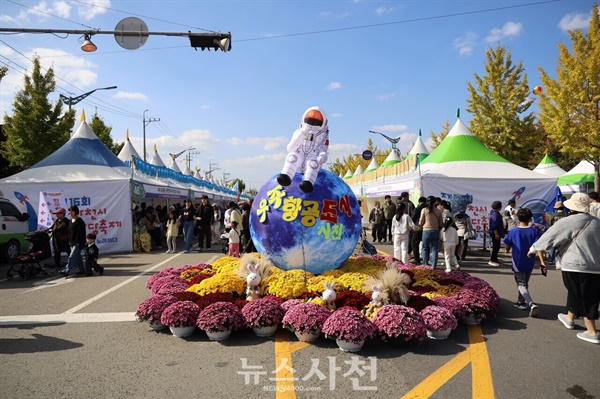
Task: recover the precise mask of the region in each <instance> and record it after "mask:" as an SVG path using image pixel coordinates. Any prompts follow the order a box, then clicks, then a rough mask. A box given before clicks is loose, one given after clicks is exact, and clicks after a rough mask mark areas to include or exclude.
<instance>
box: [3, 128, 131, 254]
mask: <svg viewBox="0 0 600 399" xmlns="http://www.w3.org/2000/svg"><path fill="white" fill-rule="evenodd" d="M130 180H131V169H129V168H128V167H127V166H126V165H125V164H124V163H123V162H122V161H121V160H120V159H119V158H117V156H116V155H114V154H113V153H112V152H111V151H110V150H109V149H108V148H107V147H106V146H105V145H104V144H103V143H102V142H101V141H100V140H99V139H98V137H96V135H95V134H94V133H93V132H92V130H91V129H90V127H89V125H88V124H87V123H86V122H85V121H83V122H82V123H81V125H80V126H79V128H78V129H77V131H76V132H75V133H74V134H73V136H72V137H71V138H70V140H69V141H67V143H65V144H64V145H63V146H62V147H61V148H59V149H58V150H56V151H55V152H54V153H52V154H51V155H49V156H48V157H47V158H45V159H44V160H42V161H40V162H38V163H37V164H35V165H33V166H32V167H30V168H29V169H27V170H24V171H22V172H20V173H17V174H15V175H13V176H10V177H7V178H5V179H2V180H0V185H1V187H2V191H3V192H4V195H5V197H6V198H9V199H11V200H12V201H13V203H14V204H15V205H17V206H18V207H21V208H22V210H23V211H24V212H27V213H28V214H29V218H30V219H29V223H30V226H29V230H30V231H33V230H36V229H37V228H38V225H43V223H41V222H42V219H43V218H47V216H48V215H47V212H44V211H43V210H41V211H40V209H38V204H39V203H40V195H41V193H42V192H48V193H50V192H52V193H61V195H62V197H63V198H64V207H65V208H68V207H69V206H72V205H77V206H78V207H79V211H80V217H81V218H82V219H83V220H84V221H85V222H86V227H87V231H88V232H94V233H96V235H97V241H96V243H97V245H98V247H99V249H100V251H101V252H102V253H111V252H123V251H131V249H132V243H131V235H132V222H131V215H130V209H129V205H130V204H131V195H130ZM60 205H61V206H63V203H60Z"/></svg>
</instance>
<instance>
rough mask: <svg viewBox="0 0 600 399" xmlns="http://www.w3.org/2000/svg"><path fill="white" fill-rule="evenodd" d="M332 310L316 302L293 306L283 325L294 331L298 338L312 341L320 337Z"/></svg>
mask: <svg viewBox="0 0 600 399" xmlns="http://www.w3.org/2000/svg"><path fill="white" fill-rule="evenodd" d="M330 315H331V312H330V311H329V310H327V309H326V308H325V307H323V306H321V305H317V304H315V303H310V302H306V303H301V304H298V305H296V306H293V307H291V308H290V309H289V310H288V311H287V313H286V314H285V316H284V317H283V320H282V323H283V327H284V328H287V329H288V330H290V331H293V332H294V333H295V334H296V337H298V340H300V341H305V342H312V341H315V340H316V339H317V338H319V335H321V331H322V329H323V324H325V321H326V320H327V318H329V316H330Z"/></svg>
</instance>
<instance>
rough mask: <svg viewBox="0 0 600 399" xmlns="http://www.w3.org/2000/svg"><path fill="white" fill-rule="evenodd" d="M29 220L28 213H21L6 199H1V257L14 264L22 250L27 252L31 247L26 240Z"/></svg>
mask: <svg viewBox="0 0 600 399" xmlns="http://www.w3.org/2000/svg"><path fill="white" fill-rule="evenodd" d="M28 219H29V215H28V214H27V213H22V212H20V211H19V209H18V208H17V207H16V206H15V205H14V204H13V203H12V202H10V201H9V200H7V199H6V198H0V255H2V256H3V257H4V259H6V260H7V261H9V262H14V261H15V260H16V259H17V257H18V256H19V254H20V252H21V249H23V250H25V251H26V250H27V249H28V248H29V246H30V245H31V244H30V242H29V241H27V240H26V239H25V234H27V233H28V232H29V229H28V225H27V220H28Z"/></svg>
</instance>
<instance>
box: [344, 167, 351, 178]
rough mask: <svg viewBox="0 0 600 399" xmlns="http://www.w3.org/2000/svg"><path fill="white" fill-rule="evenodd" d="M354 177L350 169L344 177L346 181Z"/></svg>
mask: <svg viewBox="0 0 600 399" xmlns="http://www.w3.org/2000/svg"><path fill="white" fill-rule="evenodd" d="M351 177H352V172H350V169H348V171H347V172H346V174H345V175H344V179H349V178H351Z"/></svg>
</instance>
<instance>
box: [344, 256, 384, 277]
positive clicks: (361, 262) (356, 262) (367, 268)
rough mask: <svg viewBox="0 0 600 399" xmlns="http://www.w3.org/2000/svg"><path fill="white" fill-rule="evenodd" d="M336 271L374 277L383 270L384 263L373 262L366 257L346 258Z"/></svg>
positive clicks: (380, 261)
mask: <svg viewBox="0 0 600 399" xmlns="http://www.w3.org/2000/svg"><path fill="white" fill-rule="evenodd" d="M338 270H341V271H343V272H345V273H347V272H350V273H354V272H358V273H365V274H369V275H371V276H375V275H376V274H377V273H379V272H380V271H382V270H385V261H382V260H375V259H372V258H369V257H367V256H364V257H358V258H348V259H347V260H346V261H345V262H344V263H342V265H341V266H340V267H338Z"/></svg>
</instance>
